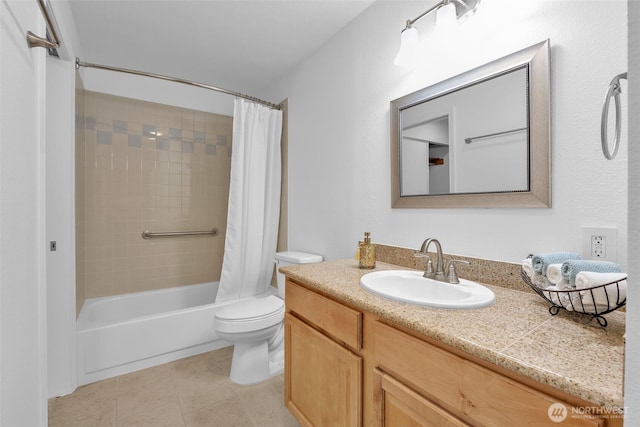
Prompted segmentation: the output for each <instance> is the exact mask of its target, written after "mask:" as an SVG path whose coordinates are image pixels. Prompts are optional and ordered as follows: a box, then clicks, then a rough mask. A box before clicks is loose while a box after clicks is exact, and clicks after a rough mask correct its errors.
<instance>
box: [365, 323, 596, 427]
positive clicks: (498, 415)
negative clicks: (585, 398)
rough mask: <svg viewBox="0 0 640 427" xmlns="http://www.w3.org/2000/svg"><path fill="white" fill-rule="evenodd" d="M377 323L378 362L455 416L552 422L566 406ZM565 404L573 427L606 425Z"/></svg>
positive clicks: (508, 422)
mask: <svg viewBox="0 0 640 427" xmlns="http://www.w3.org/2000/svg"><path fill="white" fill-rule="evenodd" d="M374 325H375V326H374V329H375V333H374V334H373V336H374V345H373V353H374V358H375V360H376V364H377V365H378V366H379V367H380V368H381V369H382V370H384V371H387V372H389V373H390V374H391V375H393V376H394V377H395V378H397V379H399V380H401V381H402V382H404V383H405V384H409V385H410V386H411V387H412V388H414V389H415V390H418V391H420V393H423V394H424V396H425V397H427V398H429V399H430V400H432V401H434V402H436V403H437V404H438V405H440V406H442V407H444V408H445V409H447V410H448V411H450V412H452V413H453V414H457V415H458V416H460V417H461V418H464V419H465V420H470V421H472V423H473V424H474V425H482V426H491V427H499V426H508V427H511V426H514V425H522V426H524V425H549V424H554V423H552V422H551V419H550V418H549V411H550V407H551V405H552V404H555V403H563V402H559V401H558V399H555V398H553V397H552V396H549V395H547V394H545V393H542V392H540V391H538V390H535V389H533V388H530V387H528V386H526V385H524V384H520V383H518V382H516V381H514V380H512V379H510V378H507V377H505V376H503V375H501V374H498V373H496V372H493V371H490V370H489V369H486V368H484V367H482V366H480V365H477V364H475V363H474V362H472V361H470V360H467V359H464V358H462V357H459V356H456V355H453V354H451V353H448V352H446V351H444V350H442V349H440V348H438V347H435V346H433V345H431V344H428V343H426V342H424V341H421V340H419V339H417V338H415V337H413V336H410V335H408V334H405V333H404V332H401V331H399V330H397V329H395V328H392V327H390V326H387V325H385V324H383V323H380V322H374ZM563 405H564V410H565V411H566V415H567V419H566V422H567V423H568V424H570V425H572V426H592V427H593V426H602V425H604V420H602V419H584V418H577V417H576V418H573V417H572V416H571V406H570V405H568V404H566V403H563ZM562 409H563V407H560V410H562ZM556 415H558V412H556Z"/></svg>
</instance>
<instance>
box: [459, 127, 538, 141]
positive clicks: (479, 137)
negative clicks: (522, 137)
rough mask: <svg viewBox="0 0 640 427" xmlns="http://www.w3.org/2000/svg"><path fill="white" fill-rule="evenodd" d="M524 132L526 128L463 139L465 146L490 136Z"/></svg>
mask: <svg viewBox="0 0 640 427" xmlns="http://www.w3.org/2000/svg"><path fill="white" fill-rule="evenodd" d="M525 130H527V128H520V129H512V130H505V131H502V132H496V133H490V134H487V135H481V136H472V137H471V138H465V139H464V142H466V143H467V144H471V142H473V140H475V139H484V138H491V137H492V136H498V135H507V134H510V133H517V132H524V131H525Z"/></svg>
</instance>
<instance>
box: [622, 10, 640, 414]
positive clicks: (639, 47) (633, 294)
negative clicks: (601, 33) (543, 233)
mask: <svg viewBox="0 0 640 427" xmlns="http://www.w3.org/2000/svg"><path fill="white" fill-rule="evenodd" d="M628 3H629V18H628V19H629V75H628V77H629V82H630V84H629V85H628V92H627V93H628V94H629V95H628V96H629V100H630V102H629V110H628V114H627V117H629V118H631V117H635V118H636V120H632V121H630V122H629V141H630V143H629V164H630V165H633V166H632V167H630V168H629V278H630V279H631V280H630V281H633V282H637V281H638V277H640V168H638V165H640V144H639V142H640V122H638V120H637V118H638V117H640V83H639V82H640V2H638V1H637V0H628ZM638 325H640V288H638V287H637V286H630V287H629V296H628V305H627V345H626V351H625V365H626V367H627V369H626V372H625V378H624V384H625V389H624V396H625V404H626V405H627V406H631V408H630V410H629V411H628V414H627V417H628V418H627V420H626V421H625V425H639V424H640V413H639V412H640V408H639V407H638V405H637V402H640V371H639V370H638V369H637V368H638V366H639V365H640V334H638ZM633 403H636V404H635V405H634V404H633Z"/></svg>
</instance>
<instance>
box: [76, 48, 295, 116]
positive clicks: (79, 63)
mask: <svg viewBox="0 0 640 427" xmlns="http://www.w3.org/2000/svg"><path fill="white" fill-rule="evenodd" d="M80 67H85V68H96V69H99V70H107V71H116V72H118V73H126V74H135V75H137V76H142V77H152V78H154V79H160V80H167V81H169V82H174V83H182V84H185V85H189V86H195V87H199V88H203V89H209V90H213V91H216V92H220V93H225V94H227V95H232V96H237V97H238V98H243V99H247V100H249V101H252V102H257V103H258V104H262V105H266V106H267V107H270V108H273V109H276V110H281V109H282V106H281V105H278V104H274V103H272V102H269V101H265V100H264V99H260V98H256V97H253V96H251V95H245V94H244V93H240V92H234V91H231V90H227V89H222V88H219V87H215V86H211V85H207V84H204V83H198V82H193V81H191V80H185V79H180V78H178V77H171V76H164V75H162V74H154V73H147V72H145V71H137V70H130V69H128V68H119V67H112V66H110V65H100V64H92V63H91V62H84V61H81V60H80V59H79V58H76V70H77V69H79V68H80Z"/></svg>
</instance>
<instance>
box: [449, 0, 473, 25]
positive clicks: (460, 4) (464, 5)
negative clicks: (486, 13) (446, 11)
mask: <svg viewBox="0 0 640 427" xmlns="http://www.w3.org/2000/svg"><path fill="white" fill-rule="evenodd" d="M450 4H453V5H454V6H455V9H456V17H457V18H458V23H459V24H462V23H463V22H464V21H466V20H467V19H469V18H471V17H472V16H473V15H474V14H475V13H476V9H478V5H479V4H480V0H451V2H450Z"/></svg>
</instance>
